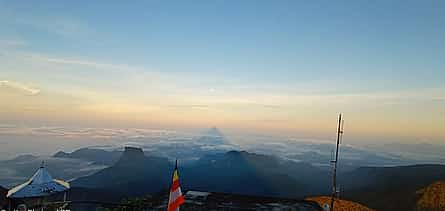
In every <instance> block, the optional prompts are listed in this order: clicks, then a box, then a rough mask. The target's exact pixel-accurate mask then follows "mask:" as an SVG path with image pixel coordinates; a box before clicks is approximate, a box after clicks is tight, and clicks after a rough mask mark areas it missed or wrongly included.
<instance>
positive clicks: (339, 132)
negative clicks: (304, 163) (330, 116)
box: [330, 114, 344, 211]
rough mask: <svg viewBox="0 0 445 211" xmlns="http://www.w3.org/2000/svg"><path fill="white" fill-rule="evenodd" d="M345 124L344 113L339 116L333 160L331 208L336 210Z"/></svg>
mask: <svg viewBox="0 0 445 211" xmlns="http://www.w3.org/2000/svg"><path fill="white" fill-rule="evenodd" d="M343 125H344V121H343V119H342V115H341V114H340V115H339V116H338V125H337V141H336V142H337V144H336V148H335V158H334V159H333V160H331V163H332V164H333V165H332V195H331V206H330V210H331V211H333V210H334V201H335V198H337V196H338V191H339V189H338V188H337V163H338V149H339V147H340V142H341V139H342V138H343Z"/></svg>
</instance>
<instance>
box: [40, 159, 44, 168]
mask: <svg viewBox="0 0 445 211" xmlns="http://www.w3.org/2000/svg"><path fill="white" fill-rule="evenodd" d="M44 165H45V161H44V160H42V163H41V164H40V168H43V166H44Z"/></svg>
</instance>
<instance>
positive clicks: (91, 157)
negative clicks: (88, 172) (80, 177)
mask: <svg viewBox="0 0 445 211" xmlns="http://www.w3.org/2000/svg"><path fill="white" fill-rule="evenodd" d="M121 154H122V152H120V151H106V150H103V149H93V148H81V149H78V150H76V151H74V152H71V153H66V152H63V151H59V152H57V153H56V154H54V155H53V157H56V158H71V159H81V160H87V161H93V162H95V163H96V164H101V165H112V164H113V163H115V162H116V161H117V160H118V159H119V157H120V156H121Z"/></svg>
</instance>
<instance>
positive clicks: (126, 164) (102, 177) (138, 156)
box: [71, 147, 172, 196]
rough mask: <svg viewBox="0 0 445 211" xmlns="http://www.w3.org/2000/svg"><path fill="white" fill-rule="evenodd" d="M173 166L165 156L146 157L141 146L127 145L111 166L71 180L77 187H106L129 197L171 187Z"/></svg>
mask: <svg viewBox="0 0 445 211" xmlns="http://www.w3.org/2000/svg"><path fill="white" fill-rule="evenodd" d="M171 171H172V165H171V164H170V163H169V162H168V160H167V159H165V158H158V157H148V156H145V155H144V153H143V152H142V150H141V149H139V148H133V147H126V148H125V151H124V152H123V153H122V156H121V158H120V159H119V160H118V161H117V162H116V163H115V164H114V165H113V166H111V167H108V168H105V169H103V170H101V171H99V172H97V173H95V174H93V175H90V176H86V177H82V178H79V179H77V180H75V181H73V182H72V183H71V185H72V186H74V187H85V188H102V189H110V190H112V191H119V192H121V193H122V194H126V195H128V196H136V195H144V194H148V193H156V192H159V191H161V190H163V189H168V187H169V182H170V176H171V175H170V174H171Z"/></svg>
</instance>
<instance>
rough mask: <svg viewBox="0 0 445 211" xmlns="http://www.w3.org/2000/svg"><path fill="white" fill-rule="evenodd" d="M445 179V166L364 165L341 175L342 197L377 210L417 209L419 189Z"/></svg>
mask: <svg viewBox="0 0 445 211" xmlns="http://www.w3.org/2000/svg"><path fill="white" fill-rule="evenodd" d="M444 179H445V165H436V164H432V165H411V166H397V167H362V168H358V169H356V170H355V171H352V172H349V173H347V174H344V175H341V176H340V184H342V185H341V187H342V190H343V191H342V196H343V197H344V198H346V199H350V200H353V201H357V202H360V203H362V204H366V205H367V206H369V207H371V208H373V209H376V210H384V211H385V210H388V211H389V210H413V209H414V208H415V207H416V200H417V197H418V196H417V193H416V192H417V190H419V189H421V188H423V187H426V186H427V185H429V184H431V183H433V182H435V181H439V180H444Z"/></svg>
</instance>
